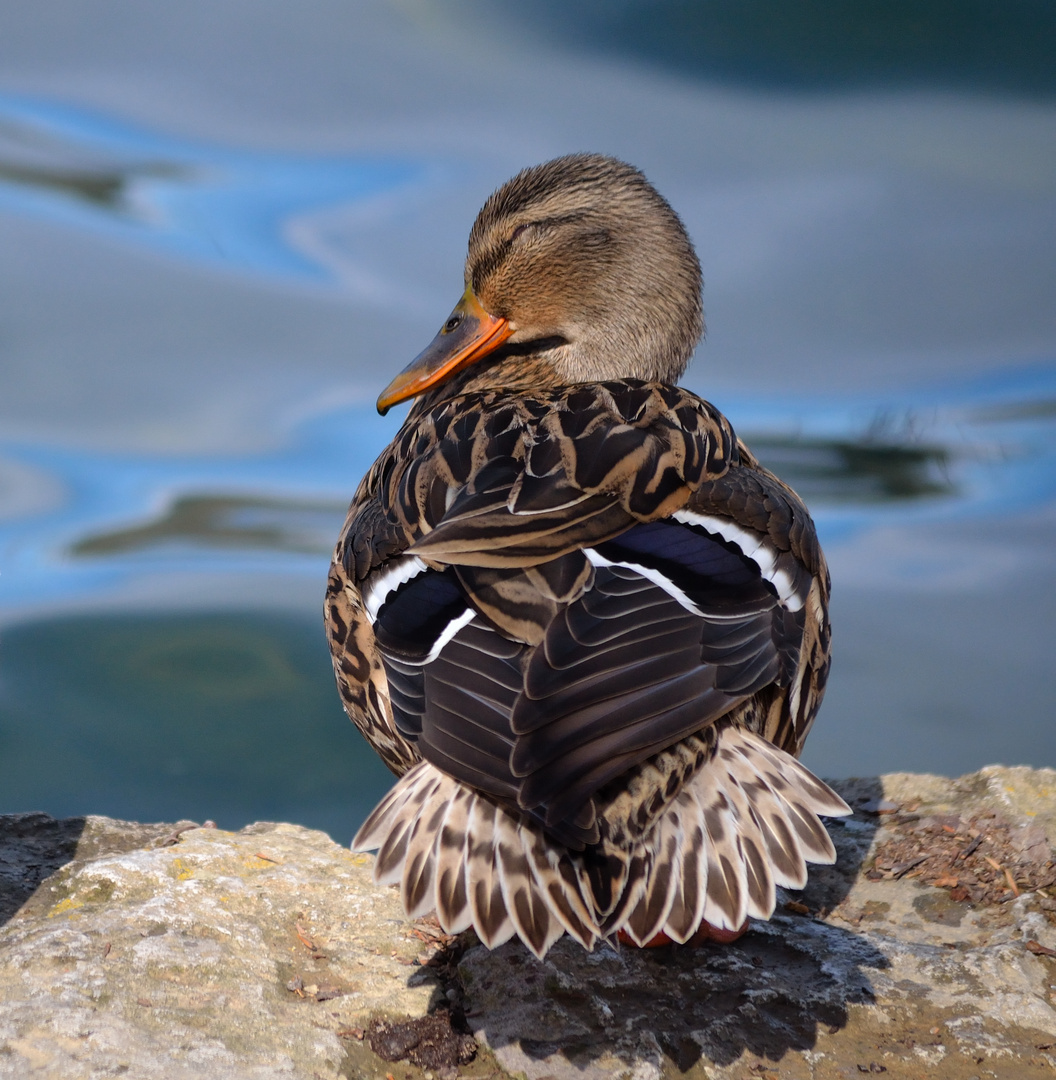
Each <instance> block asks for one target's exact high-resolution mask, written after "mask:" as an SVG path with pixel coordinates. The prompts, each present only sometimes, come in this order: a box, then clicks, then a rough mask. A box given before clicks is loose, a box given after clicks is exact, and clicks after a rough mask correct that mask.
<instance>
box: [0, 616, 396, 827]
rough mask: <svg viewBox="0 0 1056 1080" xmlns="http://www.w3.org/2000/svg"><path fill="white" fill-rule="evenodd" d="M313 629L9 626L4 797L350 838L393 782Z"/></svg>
mask: <svg viewBox="0 0 1056 1080" xmlns="http://www.w3.org/2000/svg"><path fill="white" fill-rule="evenodd" d="M320 640H321V639H320V631H319V626H318V623H317V621H316V620H314V619H308V618H305V617H294V616H290V615H276V614H273V613H267V612H256V613H223V614H220V613H213V614H179V613H173V612H171V611H168V612H160V613H156V614H151V613H143V614H136V615H118V614H111V615H87V616H86V615H75V616H70V615H64V616H62V617H60V618H50V619H41V620H36V621H33V622H30V623H24V624H21V625H16V626H14V627H11V628H9V629H8V630H7V631H6V632H5V634H4V638H3V657H4V664H3V668H4V675H3V681H2V683H0V761H2V765H0V790H2V791H3V793H4V801H5V806H7V807H40V806H44V807H46V808H47V809H48V811H49V812H51V813H53V814H58V815H73V814H80V813H84V812H85V810H86V809H87V808H89V807H90V808H91V812H92V813H99V814H109V815H111V816H115V817H125V818H129V817H130V818H134V819H148V820H154V821H157V820H162V821H175V820H178V819H180V818H187V817H190V818H192V819H194V820H199V821H201V820H204V819H205V818H212V819H213V820H215V821H217V822H218V823H219V824H220V825H221V826H228V827H232V826H233V827H239V826H241V825H242V824H244V823H245V822H246V821H253V820H294V821H302V822H305V823H306V824H310V825H313V826H314V827H316V828H322V829H326V830H328V831H329V832H330V833H331V834H332V835H333V836H334V837H338V838H342V839H344V840H346V841H347V840H348V839H349V838H350V834H351V831H352V827H353V824H354V823H355V822H356V821H358V820H361V819H362V818H363V817H365V816H366V814H367V813H368V812H369V810H370V809H371V807H372V805H373V801H374V796H375V794H376V793H377V792H378V791H380V790H382V789H383V788H384V787H385V785H386V783H388V781H389V779H391V778H390V777H389V774H388V773H387V772H386V770H385V768H384V766H382V765H381V763H380V762H379V761H378V760H377V759H376V758H375V756H374V755H373V754H368V753H363V752H362V747H361V744H360V738H359V735H358V733H357V732H355V731H354V729H353V728H352V727H351V725H350V724H349V723H348V720H347V718H346V717H345V715H344V713H343V711H342V710H341V707H340V705H339V704H338V702H337V699H336V697H335V694H334V692H333V689H332V685H331V684H332V681H333V674H332V672H331V670H330V663H329V660H328V658H327V655H326V650H325V648H322V649H321V648H320Z"/></svg>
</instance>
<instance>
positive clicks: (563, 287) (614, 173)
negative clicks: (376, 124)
mask: <svg viewBox="0 0 1056 1080" xmlns="http://www.w3.org/2000/svg"><path fill="white" fill-rule="evenodd" d="M465 278H466V284H467V285H470V286H471V287H472V288H473V291H474V293H475V294H476V295H477V297H478V299H479V300H480V302H481V303H482V304H483V306H484V307H485V308H486V309H487V310H488V311H489V312H491V314H493V315H496V316H499V317H502V318H505V319H509V320H510V323H511V325H512V326H513V327H514V328H515V330H514V334H513V336H512V337H511V338H510V339H509V347H508V349H507V350H506V351H505V352H501V351H500V355H497V356H496V358H495V360H494V361H493V362H492V363H491V364H489V365H485V366H484V367H483V368H482V369H478V370H476V371H474V370H473V369H469V370H467V372H466V373H465V374H464V376H463V377H462V379H461V380H459V381H458V383H457V386H452V387H450V388H449V390H453V389H458V390H460V391H461V390H464V389H468V388H473V389H477V388H483V387H485V386H503V387H509V386H512V385H516V384H518V383H519V381H520V379H521V378H523V375H522V372H523V371H524V370H525V369H526V368H527V369H528V370H529V371H531V372H533V375H532V379H533V381H532V385H533V387H534V388H536V389H538V388H540V387H542V386H546V385H549V384H551V383H550V379H551V378H554V379H555V381H554V383H553V385H562V384H564V385H567V384H569V383H577V382H590V381H601V380H604V379H616V378H637V379H647V380H656V381H659V382H667V383H674V382H676V381H677V380H678V378H679V377H680V376H681V374H682V372H683V371H684V370H685V368H686V364H687V363H688V362H689V358H690V355H691V354H692V352H693V349H694V348H695V346H696V344H697V342H698V341H699V339H700V336H701V333H702V332H703V327H704V323H703V313H702V308H701V274H700V264H699V262H698V261H697V256H696V254H695V252H694V250H693V245H692V244H691V243H690V240H689V237H688V236H687V235H686V230H685V228H684V226H683V225H682V222H681V221H680V220H679V218H678V215H677V214H676V213H675V212H674V210H672V209H671V207H670V206H669V205H668V203H667V202H666V200H665V199H664V198H663V197H662V196H661V195H660V194H659V193H658V192H657V191H656V189H655V188H654V187H653V186H652V185H651V184H650V183H649V181H648V180H646V178H645V177H644V176H643V175H642V174H641V172H639V171H638V170H637V169H635V168H633V167H632V166H630V165H627V164H625V163H624V162H622V161H617V160H616V159H615V158H609V157H603V156H601V155H600V154H573V155H570V156H568V157H562V158H557V159H556V160H554V161H549V162H547V163H546V164H544V165H538V166H535V167H534V168H531V169H525V170H524V171H523V172H521V173H518V175H517V176H515V177H514V178H513V179H512V180H510V181H508V182H507V183H505V184H503V186H502V187H501V188H499V190H498V191H496V192H495V193H494V194H493V195H492V196H491V197H490V198H489V199H488V201H487V202H486V203H485V204H484V208H483V209H482V210H481V212H480V214H479V215H478V217H477V220H476V222H475V223H474V225H473V229H472V231H471V232H470V237H469V254H468V256H467V258H466V273H465ZM535 345H538V346H539V348H538V349H535V348H534V347H533V346H535ZM545 368H549V369H551V371H552V372H553V373H554V374H553V375H552V376H551V374H550V372H547V371H544V370H543V369H545ZM438 396H439V395H434V396H433V397H432V398H431V400H437V397H438Z"/></svg>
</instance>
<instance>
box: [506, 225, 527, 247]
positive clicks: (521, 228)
mask: <svg viewBox="0 0 1056 1080" xmlns="http://www.w3.org/2000/svg"><path fill="white" fill-rule="evenodd" d="M527 229H528V226H527V225H518V226H517V228H516V229H514V230H513V232H512V233H511V234H510V243H511V244H512V243H513V242H514V241H515V240H516V239H517V237H518V236H520V235H521V233H523V232H525V231H526V230H527Z"/></svg>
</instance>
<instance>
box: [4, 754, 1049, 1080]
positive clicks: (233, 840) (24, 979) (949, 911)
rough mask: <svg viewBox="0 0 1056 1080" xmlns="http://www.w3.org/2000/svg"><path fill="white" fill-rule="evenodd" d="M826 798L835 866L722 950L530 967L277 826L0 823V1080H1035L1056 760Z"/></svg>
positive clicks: (563, 958)
mask: <svg viewBox="0 0 1056 1080" xmlns="http://www.w3.org/2000/svg"><path fill="white" fill-rule="evenodd" d="M836 786H837V787H838V788H839V790H840V791H841V793H842V794H843V795H844V797H845V798H847V799H848V801H850V802H851V803H852V805H856V806H858V807H860V808H861V809H860V810H859V811H858V812H857V813H856V814H855V816H854V818H852V819H848V820H846V821H844V822H839V823H832V828H831V831H832V834H833V838H834V841H835V842H836V846H837V849H838V851H839V853H840V860H839V863H838V864H837V866H836V867H833V868H821V869H817V868H816V869H815V871H814V873H813V875H812V878H811V882H810V884H809V885H808V887H807V889H805V890H804V891H803V892H802V893H800V894H796V895H795V896H784V895H783V896H782V898H781V902H780V903H779V907H778V912H777V913H776V915H775V917H774V919H773V920H772V921H771V922H770V923H765V924H764V923H760V924H754V925H753V928H752V930H751V932H750V933H748V934H747V935H746V936H745V937H744V938H742V939H741V940H740V941H739V942H737V943H736V944H734V945H732V946H712V947H703V948H699V949H690V948H684V947H683V948H680V947H675V946H671V947H666V948H662V949H655V950H649V951H639V950H633V949H627V948H623V949H619V950H615V949H612V948H609V947H607V946H605V947H600V948H598V949H596V950H595V952H593V953H585V952H584V951H583V950H582V949H580V948H579V947H578V946H576V945H575V944H573V943H570V942H569V941H568V940H567V939H566V940H564V941H562V942H560V943H559V944H558V945H557V946H556V947H555V948H554V949H553V950H552V951H551V953H550V954H549V956H548V957H547V958H546V960H545V961H543V962H539V961H537V960H535V959H534V958H533V957H532V956H531V955H530V954H529V953H527V951H526V950H524V949H523V948H522V947H521V946H519V945H516V944H509V945H506V946H504V947H503V948H501V949H498V950H496V951H495V952H492V953H489V952H488V951H487V950H486V949H484V948H483V947H481V946H480V945H479V944H477V943H476V942H475V940H474V939H472V936H471V935H468V936H467V935H463V937H462V938H461V939H460V940H457V941H456V940H454V939H451V938H447V937H445V935H443V934H441V933H440V932H439V931H438V930H437V929H436V928H435V926H431V925H430V924H429V922H428V921H424V922H419V923H417V924H412V923H411V922H410V921H408V920H407V919H405V918H404V917H403V915H402V913H401V911H400V908H399V904H398V901H397V898H396V896H395V895H394V892H393V890H390V889H379V888H377V887H375V886H374V885H373V884H372V882H371V880H370V870H371V864H372V860H371V859H370V858H368V857H366V856H358V855H353V854H351V853H349V852H348V851H347V850H345V849H343V848H341V847H339V846H338V845H336V844H334V843H333V842H332V841H331V840H330V839H329V837H327V836H326V835H324V834H323V833H319V832H313V831H311V830H308V829H303V828H300V827H297V826H293V825H284V824H257V825H252V826H249V827H248V828H246V829H243V830H241V831H240V832H237V833H229V832H224V831H222V830H218V829H215V828H199V827H197V826H194V825H193V823H190V822H181V823H178V824H176V825H172V824H168V825H138V824H131V823H128V822H119V821H112V820H109V819H106V818H98V817H89V818H78V819H68V820H65V821H55V820H54V819H52V818H49V817H47V816H46V815H43V814H21V815H9V816H6V817H0V1077H18V1078H22V1077H30V1076H42V1077H44V1076H48V1077H50V1076H55V1077H62V1078H63V1080H79V1078H85V1080H87V1078H96V1077H99V1078H101V1077H112V1076H115V1075H122V1074H127V1075H129V1076H135V1077H143V1078H152V1077H164V1078H166V1080H184V1078H187V1080H190V1078H192V1077H193V1078H195V1080H198V1078H201V1077H209V1078H221V1080H222V1078H227V1077H231V1078H235V1077H237V1078H243V1077H246V1078H254V1080H256V1078H259V1080H271V1078H278V1077H326V1078H332V1077H339V1076H377V1077H379V1078H383V1077H385V1075H386V1074H387V1073H388V1074H391V1075H392V1076H393V1077H394V1078H395V1080H405V1078H411V1077H426V1078H430V1077H434V1076H436V1077H439V1078H440V1080H447V1078H451V1077H454V1076H456V1075H461V1076H467V1077H484V1076H502V1075H506V1074H507V1073H513V1074H523V1075H525V1076H526V1077H528V1078H529V1080H543V1078H544V1077H555V1078H564V1077H569V1078H571V1077H575V1078H577V1080H592V1078H595V1077H596V1078H598V1080H600V1078H602V1077H605V1078H610V1077H620V1076H623V1077H634V1078H635V1080H647V1078H652V1077H660V1076H702V1077H703V1076H707V1077H713V1078H715V1080H720V1078H721V1080H727V1078H728V1080H735V1078H744V1080H748V1078H753V1080H758V1078H760V1077H763V1078H766V1077H781V1078H786V1077H787V1078H798V1077H803V1078H806V1077H812V1078H817V1080H825V1078H829V1077H833V1078H835V1077H852V1076H860V1075H862V1074H863V1073H870V1072H872V1073H882V1072H887V1073H888V1075H890V1076H892V1077H902V1076H906V1077H909V1076H913V1077H917V1076H920V1077H925V1076H927V1077H939V1078H949V1080H957V1078H963V1080H969V1078H971V1077H978V1078H980V1080H982V1078H984V1077H1010V1078H1011V1077H1015V1078H1017V1080H1020V1078H1022V1080H1031V1078H1033V1077H1038V1078H1041V1077H1051V1076H1052V1075H1053V1072H1054V1070H1056V884H1053V883H1054V882H1056V867H1054V866H1053V863H1052V848H1051V846H1050V842H1049V838H1051V837H1054V836H1056V772H1054V771H1052V770H1031V769H1026V768H1013V769H1006V768H1002V767H997V766H994V767H991V768H987V769H984V770H982V771H980V772H978V773H973V774H971V775H969V776H965V777H961V778H960V779H958V780H947V779H944V778H941V777H935V776H919V775H910V774H895V775H891V776H886V777H882V778H879V779H875V778H874V779H868V780H850V781H846V782H843V783H841V784H837V785H836ZM423 1017H429V1019H428V1021H421V1022H420V1023H419V1025H418V1027H417V1028H415V1026H414V1024H412V1025H411V1026H410V1027H408V1026H406V1024H405V1022H406V1021H407V1020H408V1019H409V1020H412V1021H420V1020H421V1018H423ZM427 1028H428V1038H426V1029H427ZM467 1031H471V1032H472V1034H473V1035H474V1036H475V1038H476V1041H477V1045H478V1049H477V1053H476V1057H475V1058H474V1060H473V1061H471V1062H467V1061H466V1059H467V1058H468V1057H469V1056H470V1054H472V1052H473V1051H472V1040H470V1039H469V1038H468V1037H467V1034H466V1032H467ZM379 1032H383V1033H387V1035H386V1037H387V1043H386V1045H388V1046H390V1048H391V1046H396V1045H397V1044H398V1046H397V1049H396V1050H393V1051H392V1054H400V1055H401V1056H403V1057H404V1058H405V1060H402V1061H398V1062H396V1063H392V1062H390V1061H387V1060H384V1059H383V1057H381V1056H379V1053H382V1054H384V1055H385V1057H389V1056H391V1054H390V1053H388V1052H386V1051H385V1049H384V1048H383V1047H382V1044H381V1041H380V1039H381V1036H380V1035H379V1034H378V1033H379ZM416 1032H417V1034H416ZM393 1033H396V1034H395V1035H394V1034H393ZM397 1036H398V1037H397ZM419 1036H421V1038H420V1040H419V1043H416V1040H418V1039H419ZM372 1040H374V1041H373V1044H372ZM394 1040H395V1042H394ZM372 1045H373V1047H374V1049H372ZM415 1045H419V1049H418V1050H417V1051H414V1050H413V1047H414V1046H415ZM448 1045H449V1046H450V1047H451V1048H452V1049H451V1050H450V1053H451V1054H452V1055H453V1056H451V1057H450V1058H449V1059H447V1058H444V1057H443V1056H442V1055H443V1053H445V1052H447V1051H445V1050H444V1049H443V1048H444V1047H445V1046H448ZM401 1047H408V1048H411V1049H406V1050H403V1049H400V1048H401ZM438 1048H439V1049H438ZM374 1050H378V1051H379V1053H375V1052H374ZM416 1054H417V1057H416V1056H415V1055H416ZM438 1054H439V1055H441V1056H437V1055H438ZM430 1055H432V1056H430ZM408 1059H409V1060H408ZM416 1060H417V1061H418V1062H420V1063H421V1062H425V1063H426V1067H423V1066H422V1065H420V1064H419V1065H415V1064H413V1062H414V1061H416Z"/></svg>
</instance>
